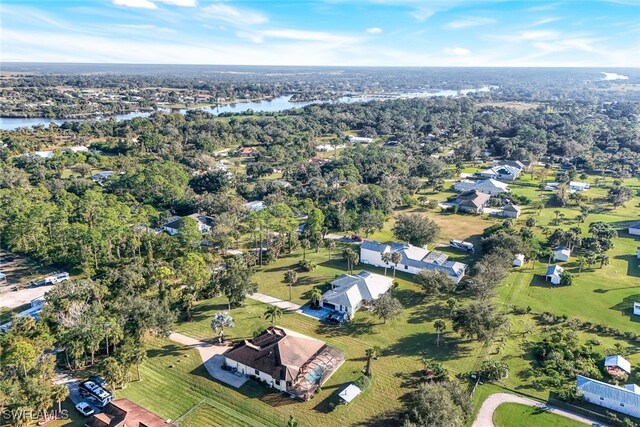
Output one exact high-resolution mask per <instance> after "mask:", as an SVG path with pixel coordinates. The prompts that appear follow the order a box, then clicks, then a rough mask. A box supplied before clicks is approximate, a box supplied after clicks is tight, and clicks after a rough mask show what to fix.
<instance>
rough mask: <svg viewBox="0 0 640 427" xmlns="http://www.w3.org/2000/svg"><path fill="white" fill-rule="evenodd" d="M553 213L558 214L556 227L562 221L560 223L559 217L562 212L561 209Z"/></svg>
mask: <svg viewBox="0 0 640 427" xmlns="http://www.w3.org/2000/svg"><path fill="white" fill-rule="evenodd" d="M553 213H554V214H556V219H555V223H556V225H558V224H560V221H558V216H560V214H561V213H562V211H560V210H559V209H556V210H555V211H553Z"/></svg>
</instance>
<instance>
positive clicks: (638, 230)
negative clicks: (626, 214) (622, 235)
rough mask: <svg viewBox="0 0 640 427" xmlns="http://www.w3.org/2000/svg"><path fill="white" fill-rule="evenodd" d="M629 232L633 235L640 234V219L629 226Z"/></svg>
mask: <svg viewBox="0 0 640 427" xmlns="http://www.w3.org/2000/svg"><path fill="white" fill-rule="evenodd" d="M629 234H631V235H632V236H640V221H638V222H636V223H633V224H631V225H630V226H629Z"/></svg>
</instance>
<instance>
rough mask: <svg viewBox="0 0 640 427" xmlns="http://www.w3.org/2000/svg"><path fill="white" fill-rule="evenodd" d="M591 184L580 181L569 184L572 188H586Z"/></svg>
mask: <svg viewBox="0 0 640 427" xmlns="http://www.w3.org/2000/svg"><path fill="white" fill-rule="evenodd" d="M588 185H589V184H587V183H586V182H580V181H571V182H569V186H570V187H586V186H588Z"/></svg>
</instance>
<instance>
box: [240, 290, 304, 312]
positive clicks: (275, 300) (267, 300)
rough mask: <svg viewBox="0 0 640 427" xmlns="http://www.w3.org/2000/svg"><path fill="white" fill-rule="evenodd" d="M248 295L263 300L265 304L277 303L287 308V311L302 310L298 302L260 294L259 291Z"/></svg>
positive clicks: (277, 305) (284, 308)
mask: <svg viewBox="0 0 640 427" xmlns="http://www.w3.org/2000/svg"><path fill="white" fill-rule="evenodd" d="M247 297H249V298H251V299H253V300H256V301H260V302H263V303H265V304H271V305H275V306H276V307H280V308H281V309H283V310H287V311H297V310H300V306H299V305H298V304H294V303H292V302H291V301H283V300H281V299H278V298H274V297H270V296H269V295H265V294H260V293H258V292H256V293H254V294H252V295H247Z"/></svg>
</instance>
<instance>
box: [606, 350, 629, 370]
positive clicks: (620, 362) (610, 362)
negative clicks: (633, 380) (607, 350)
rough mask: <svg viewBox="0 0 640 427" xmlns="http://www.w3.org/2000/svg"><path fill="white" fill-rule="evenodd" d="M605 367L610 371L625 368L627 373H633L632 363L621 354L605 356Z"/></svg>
mask: <svg viewBox="0 0 640 427" xmlns="http://www.w3.org/2000/svg"><path fill="white" fill-rule="evenodd" d="M604 367H605V368H606V370H607V372H609V373H611V372H610V371H611V370H623V371H625V372H626V373H627V374H630V373H631V363H630V362H629V361H628V360H627V359H625V358H624V357H622V356H620V355H619V354H615V355H610V356H607V357H605V359H604Z"/></svg>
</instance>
